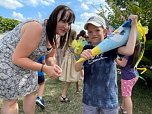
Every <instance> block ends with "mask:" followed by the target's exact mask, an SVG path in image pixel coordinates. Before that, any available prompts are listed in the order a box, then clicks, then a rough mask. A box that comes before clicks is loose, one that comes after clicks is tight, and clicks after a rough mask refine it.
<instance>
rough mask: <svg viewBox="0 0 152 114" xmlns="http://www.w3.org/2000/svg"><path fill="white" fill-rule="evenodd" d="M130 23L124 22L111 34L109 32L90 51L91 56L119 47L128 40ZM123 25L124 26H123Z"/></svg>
mask: <svg viewBox="0 0 152 114" xmlns="http://www.w3.org/2000/svg"><path fill="white" fill-rule="evenodd" d="M130 23H131V22H129V21H128V22H125V23H124V24H123V25H122V26H120V27H119V28H118V29H116V30H115V31H114V32H113V33H112V34H110V35H109V36H108V37H107V38H106V39H104V40H103V41H102V42H100V43H99V44H98V45H97V46H95V47H94V48H93V49H92V50H91V52H92V55H93V56H96V55H98V54H101V53H104V52H107V51H109V50H112V49H115V48H118V47H121V46H123V45H125V44H126V43H127V41H128V38H129V34H130ZM124 25H125V26H124ZM85 60H86V59H85V58H80V59H79V60H78V61H77V62H82V61H85Z"/></svg>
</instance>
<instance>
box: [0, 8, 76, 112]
mask: <svg viewBox="0 0 152 114" xmlns="http://www.w3.org/2000/svg"><path fill="white" fill-rule="evenodd" d="M74 21H75V14H74V12H73V11H72V10H71V9H70V8H69V7H68V6H66V5H59V6H57V7H56V8H55V9H54V10H53V12H52V13H51V14H50V16H49V18H48V19H46V20H44V22H39V21H37V20H28V21H25V22H22V23H20V24H19V25H17V26H16V27H15V28H14V29H13V30H12V31H10V32H8V33H7V34H6V35H5V36H4V37H3V38H2V39H0V82H1V83H0V97H1V98H2V99H3V103H2V108H1V114H18V113H19V112H18V111H19V110H18V98H19V97H23V110H24V114H34V113H35V104H36V103H35V102H36V100H35V98H36V91H37V87H38V80H37V75H36V73H37V71H43V72H44V73H45V74H46V75H47V76H48V77H49V78H51V79H55V78H58V77H59V76H61V73H62V69H61V68H60V67H59V66H58V65H56V64H51V61H50V58H51V57H52V56H54V52H55V50H56V48H57V46H56V44H57V39H56V35H59V36H60V47H63V45H64V43H65V41H66V38H67V36H68V34H69V33H70V30H71V24H72V23H74ZM47 48H49V49H50V50H48V51H47ZM42 53H43V54H45V55H46V64H40V63H37V62H36V60H37V59H38V57H40V56H41V54H42Z"/></svg>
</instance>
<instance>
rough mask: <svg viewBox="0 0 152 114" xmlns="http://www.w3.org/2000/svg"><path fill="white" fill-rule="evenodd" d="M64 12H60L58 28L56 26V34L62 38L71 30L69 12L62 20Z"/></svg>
mask: <svg viewBox="0 0 152 114" xmlns="http://www.w3.org/2000/svg"><path fill="white" fill-rule="evenodd" d="M62 13H63V11H60V12H59V14H58V18H57V20H58V21H57V26H56V33H57V34H58V35H60V36H64V35H65V34H66V33H67V32H68V31H69V29H70V26H71V23H69V22H67V19H68V17H69V12H66V14H65V16H64V18H63V19H62V20H60V18H61V15H62Z"/></svg>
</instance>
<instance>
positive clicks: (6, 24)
mask: <svg viewBox="0 0 152 114" xmlns="http://www.w3.org/2000/svg"><path fill="white" fill-rule="evenodd" d="M19 23H20V22H19V21H18V20H15V19H9V18H3V17H2V16H0V33H4V32H6V31H10V30H12V29H13V28H14V27H15V26H16V25H17V24H19Z"/></svg>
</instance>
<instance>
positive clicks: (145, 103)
mask: <svg viewBox="0 0 152 114" xmlns="http://www.w3.org/2000/svg"><path fill="white" fill-rule="evenodd" d="M80 84H81V86H83V84H82V82H80ZM63 85H64V83H63V82H61V81H58V80H50V79H48V80H47V81H46V89H45V93H44V97H43V98H44V99H45V101H46V109H45V110H43V111H42V110H41V109H40V108H38V107H37V108H36V114H82V92H81V93H75V90H76V89H75V83H72V84H71V86H70V88H69V91H68V92H69V93H68V96H69V98H70V100H71V102H70V103H61V102H60V101H59V99H58V98H59V96H60V94H61V92H62V89H63ZM118 85H120V81H118ZM119 93H120V92H119ZM119 98H120V94H119ZM132 98H133V103H134V108H133V114H152V108H151V107H152V105H151V104H152V85H147V86H146V85H145V83H144V81H143V80H139V81H138V82H137V84H136V85H135V87H134V91H133V95H132ZM0 107H1V100H0ZM19 109H20V110H19V112H20V113H19V114H23V110H22V100H21V99H20V100H19Z"/></svg>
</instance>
